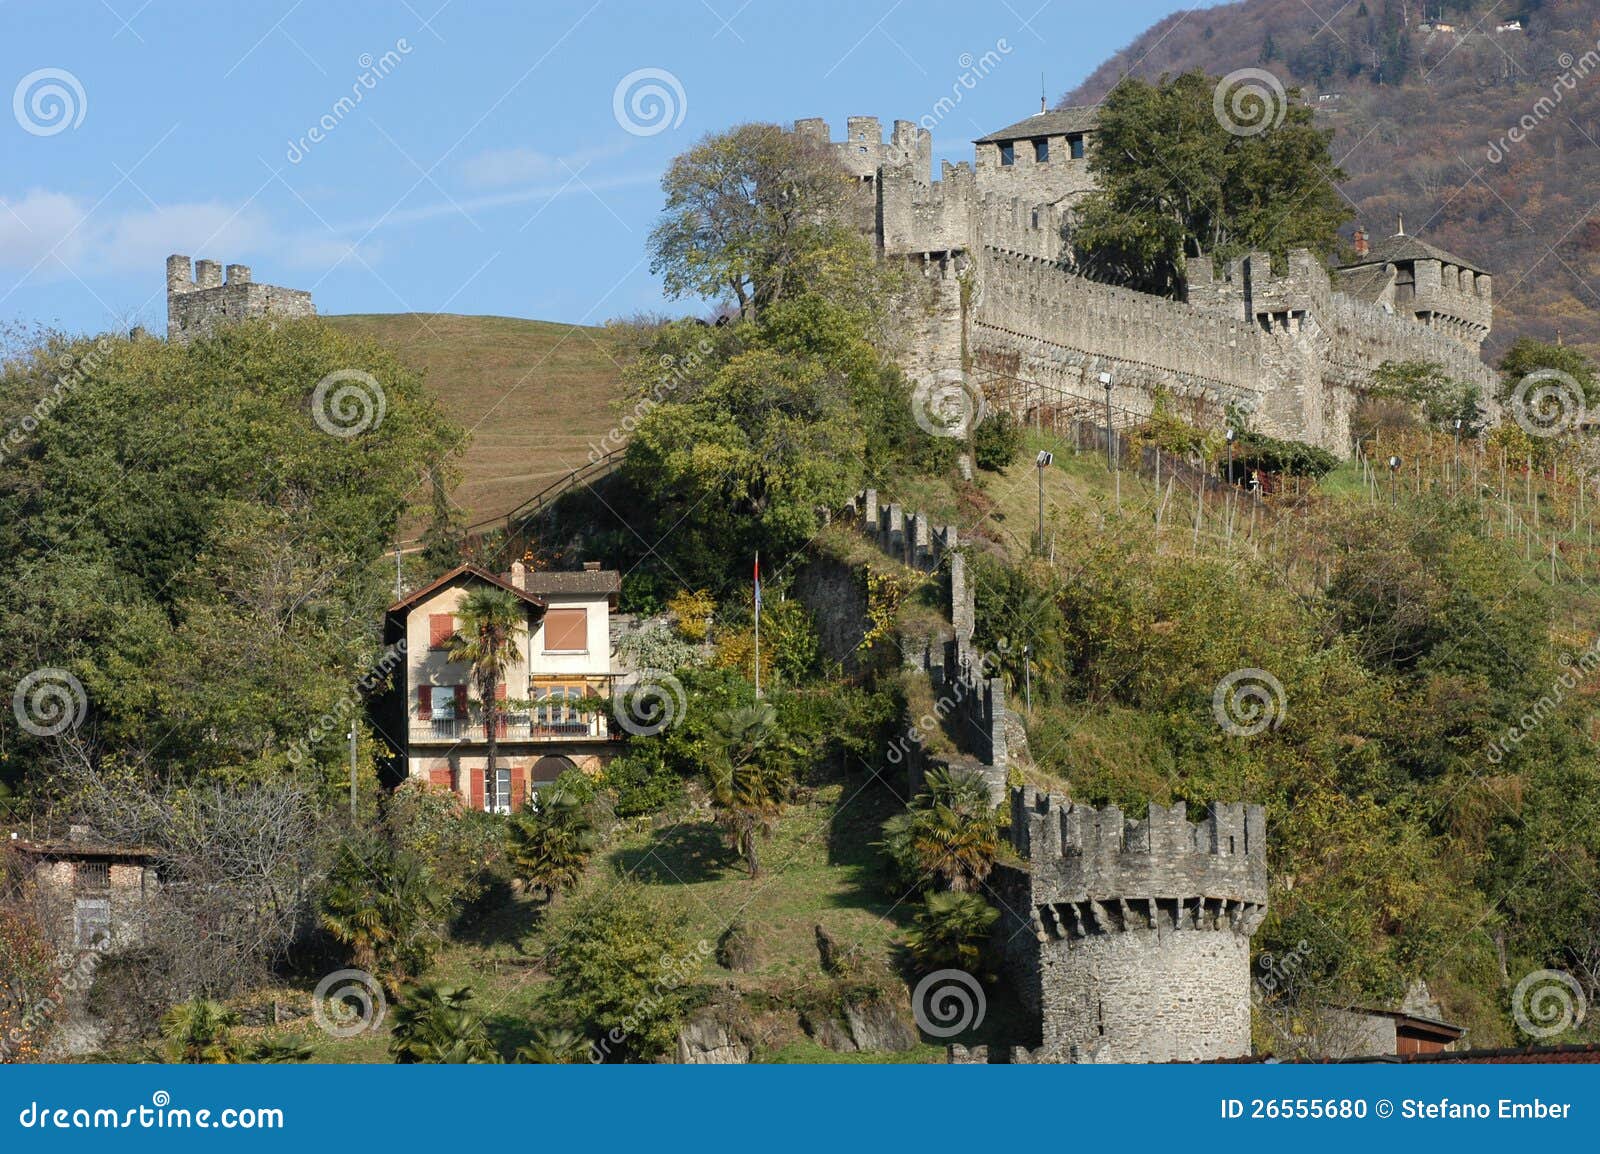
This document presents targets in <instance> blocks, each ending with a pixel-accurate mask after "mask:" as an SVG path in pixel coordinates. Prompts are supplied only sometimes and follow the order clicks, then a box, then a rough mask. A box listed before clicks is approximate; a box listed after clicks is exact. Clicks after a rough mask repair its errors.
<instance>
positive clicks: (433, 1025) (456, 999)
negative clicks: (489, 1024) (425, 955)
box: [389, 982, 500, 1065]
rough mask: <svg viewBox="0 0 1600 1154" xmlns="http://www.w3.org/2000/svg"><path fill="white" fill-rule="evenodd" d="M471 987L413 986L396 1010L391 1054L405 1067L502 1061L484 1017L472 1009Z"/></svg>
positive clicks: (430, 984) (434, 984) (390, 1040)
mask: <svg viewBox="0 0 1600 1154" xmlns="http://www.w3.org/2000/svg"><path fill="white" fill-rule="evenodd" d="M472 1001H473V996H472V987H471V986H444V985H439V984H437V983H432V982H430V983H425V984H422V985H417V986H412V987H410V988H409V989H408V990H406V992H405V997H404V998H403V999H402V1000H401V1002H400V1004H399V1005H397V1006H396V1007H395V1010H394V1032H393V1034H391V1036H390V1038H389V1052H390V1053H391V1054H393V1055H394V1060H395V1061H396V1062H398V1063H400V1064H402V1065H410V1064H414V1063H422V1062H449V1063H463V1062H467V1063H486V1062H498V1061H500V1055H499V1054H497V1053H495V1049H494V1046H493V1044H492V1043H491V1042H490V1041H489V1031H488V1030H487V1029H486V1028H485V1026H484V1022H483V1017H482V1016H481V1015H480V1014H478V1013H477V1012H476V1011H475V1010H474V1009H473V1008H472Z"/></svg>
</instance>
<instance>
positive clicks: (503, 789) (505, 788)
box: [483, 768, 511, 813]
mask: <svg viewBox="0 0 1600 1154" xmlns="http://www.w3.org/2000/svg"><path fill="white" fill-rule="evenodd" d="M484 787H485V788H484V791H483V808H484V809H485V810H486V811H487V812H489V813H510V812H511V770H510V769H509V768H507V769H497V770H495V771H494V772H493V773H486V774H484Z"/></svg>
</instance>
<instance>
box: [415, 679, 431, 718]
mask: <svg viewBox="0 0 1600 1154" xmlns="http://www.w3.org/2000/svg"><path fill="white" fill-rule="evenodd" d="M417 719H418V720H419V721H431V720H433V686H431V685H419V686H417Z"/></svg>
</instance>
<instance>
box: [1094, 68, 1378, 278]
mask: <svg viewBox="0 0 1600 1154" xmlns="http://www.w3.org/2000/svg"><path fill="white" fill-rule="evenodd" d="M1221 84H1223V82H1221V81H1218V80H1216V79H1214V78H1213V77H1209V76H1207V75H1205V74H1204V73H1202V72H1186V73H1184V74H1183V75H1181V76H1178V77H1174V78H1167V77H1163V78H1162V79H1161V80H1160V81H1158V82H1157V83H1154V84H1151V83H1147V82H1145V81H1142V80H1138V79H1135V78H1131V77H1130V78H1129V79H1126V80H1124V81H1123V82H1122V83H1121V84H1119V85H1118V86H1117V87H1116V88H1115V89H1114V90H1113V91H1112V93H1111V95H1110V96H1108V97H1107V98H1106V102H1105V105H1104V107H1103V108H1102V109H1101V114H1100V130H1099V132H1097V133H1095V135H1094V138H1093V143H1092V146H1091V150H1090V154H1089V162H1090V166H1091V169H1092V171H1093V172H1094V174H1095V177H1096V179H1097V180H1098V181H1099V185H1100V187H1099V189H1098V190H1097V191H1095V192H1093V193H1091V194H1090V195H1089V196H1088V197H1086V198H1085V200H1084V202H1083V205H1082V212H1081V215H1080V218H1079V221H1078V223H1077V225H1076V227H1075V229H1074V231H1073V237H1072V239H1073V242H1074V245H1075V247H1076V249H1077V255H1078V259H1079V261H1080V262H1081V264H1082V265H1083V267H1084V268H1085V269H1086V271H1088V272H1089V273H1090V274H1091V275H1094V276H1097V277H1103V278H1105V279H1108V280H1114V281H1117V282H1119V283H1125V284H1129V285H1132V286H1134V287H1136V288H1139V289H1142V290H1144V291H1147V292H1156V293H1163V294H1168V295H1176V294H1178V293H1180V292H1181V291H1182V288H1183V285H1184V261H1185V258H1188V257H1197V256H1201V255H1212V256H1215V257H1217V258H1220V259H1224V260H1226V259H1232V258H1234V257H1237V256H1239V255H1241V254H1243V253H1246V252H1250V251H1267V252H1271V253H1273V254H1274V255H1276V256H1281V255H1282V254H1283V253H1285V252H1286V251H1287V250H1289V249H1291V248H1308V249H1310V250H1311V251H1313V252H1315V253H1319V254H1321V255H1322V256H1324V257H1327V256H1331V255H1332V254H1333V253H1334V252H1335V250H1336V249H1337V248H1338V244H1339V238H1338V230H1339V227H1340V225H1342V224H1344V223H1345V221H1346V220H1348V219H1350V216H1351V213H1350V210H1349V208H1348V207H1347V206H1346V204H1345V202H1344V201H1343V200H1342V199H1341V198H1340V196H1339V192H1338V189H1337V188H1336V182H1338V181H1341V180H1343V179H1344V178H1345V174H1344V173H1343V172H1342V171H1341V170H1340V169H1339V168H1338V166H1337V165H1336V164H1335V163H1334V161H1333V157H1332V155H1331V153H1330V151H1329V146H1330V143H1331V141H1332V138H1333V133H1332V132H1331V131H1323V130H1320V129H1318V128H1316V127H1314V125H1313V122H1312V112H1311V109H1309V108H1307V107H1305V106H1304V105H1302V104H1301V103H1300V101H1299V90H1298V89H1289V90H1288V91H1287V92H1281V91H1274V90H1272V89H1270V88H1267V87H1263V88H1262V89H1260V90H1259V97H1260V99H1259V100H1257V101H1256V102H1255V103H1251V101H1250V100H1249V99H1245V100H1243V101H1242V103H1239V104H1237V105H1236V104H1235V101H1234V97H1235V96H1236V94H1237V92H1236V89H1233V88H1222V89H1220V91H1219V85H1221ZM1257 115H1259V116H1260V117H1262V118H1264V119H1263V120H1256V119H1253V117H1255V116H1257ZM1241 116H1242V117H1243V118H1244V119H1243V120H1241V119H1240V117H1241ZM1258 125H1260V126H1262V130H1261V131H1254V129H1256V128H1257V126H1258ZM1241 129H1243V131H1241Z"/></svg>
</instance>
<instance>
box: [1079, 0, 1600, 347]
mask: <svg viewBox="0 0 1600 1154" xmlns="http://www.w3.org/2000/svg"><path fill="white" fill-rule="evenodd" d="M1512 23H1520V25H1521V28H1520V29H1512V28H1506V29H1505V30H1503V31H1502V30H1500V29H1501V27H1502V26H1503V25H1509V24H1512ZM1597 38H1600V5H1596V4H1593V3H1589V2H1584V0H1522V2H1521V3H1520V4H1517V5H1512V4H1508V3H1505V2H1503V0H1502V2H1499V3H1491V2H1487V0H1442V2H1429V3H1428V4H1426V5H1423V4H1419V3H1416V2H1415V0H1358V2H1356V3H1350V4H1343V5H1341V4H1340V3H1339V2H1338V0H1313V2H1311V3H1306V2H1303V0H1243V2H1241V3H1236V4H1228V5H1223V6H1221V7H1217V8H1208V9H1201V10H1194V11H1188V12H1180V13H1176V14H1174V15H1173V16H1171V17H1169V18H1167V19H1165V20H1163V21H1161V22H1160V23H1158V24H1156V25H1154V26H1153V27H1152V28H1150V29H1149V30H1148V31H1147V32H1145V33H1144V34H1143V35H1141V36H1140V37H1138V38H1137V39H1136V40H1135V41H1134V42H1133V43H1132V44H1130V45H1129V46H1128V47H1127V48H1126V49H1124V50H1123V51H1122V52H1119V53H1118V54H1116V55H1115V56H1113V57H1112V58H1111V59H1110V60H1108V61H1107V62H1106V63H1105V64H1103V65H1102V66H1101V67H1100V68H1099V69H1098V70H1097V71H1095V72H1094V73H1093V74H1092V75H1091V76H1090V77H1089V78H1088V80H1086V81H1085V82H1084V83H1083V84H1082V85H1081V86H1079V87H1078V88H1077V89H1075V90H1074V91H1072V92H1070V93H1068V94H1067V95H1066V96H1065V97H1064V98H1063V100H1062V103H1063V104H1085V103H1093V102H1095V101H1098V100H1100V99H1101V98H1102V97H1103V96H1104V95H1105V93H1106V92H1107V91H1108V90H1109V89H1110V88H1111V87H1112V86H1113V85H1114V84H1115V83H1116V81H1117V79H1118V78H1119V77H1121V76H1123V75H1125V74H1129V73H1132V74H1135V75H1139V76H1144V77H1155V76H1159V75H1161V74H1162V73H1178V72H1182V71H1185V70H1187V69H1191V68H1201V69H1204V70H1206V71H1207V72H1210V73H1212V74H1215V75H1224V74H1227V73H1230V72H1233V71H1235V70H1237V69H1241V68H1265V69H1267V70H1269V71H1271V72H1272V73H1273V74H1274V75H1275V76H1277V77H1278V78H1279V79H1280V80H1282V81H1283V82H1284V84H1285V85H1288V86H1293V85H1299V86H1300V87H1301V88H1302V89H1303V90H1304V91H1303V94H1302V99H1305V100H1308V101H1310V102H1312V103H1313V104H1314V105H1315V106H1316V107H1317V109H1318V113H1319V116H1318V119H1319V121H1321V122H1323V123H1324V124H1326V125H1327V126H1329V127H1332V128H1335V129H1336V130H1337V133H1338V135H1337V137H1336V139H1335V142H1334V154H1335V156H1336V157H1338V158H1339V159H1340V163H1341V164H1342V166H1343V168H1344V170H1345V171H1346V172H1347V173H1348V174H1349V180H1348V181H1347V182H1346V183H1345V185H1344V191H1345V193H1346V194H1347V195H1348V196H1349V197H1350V200H1351V202H1352V204H1353V205H1354V206H1355V208H1356V210H1357V212H1358V215H1359V219H1360V221H1361V223H1362V224H1364V225H1365V226H1366V228H1367V230H1368V231H1369V232H1370V233H1371V234H1372V235H1373V236H1374V237H1381V236H1387V235H1389V234H1391V233H1393V232H1394V231H1395V227H1396V223H1397V221H1398V219H1399V218H1400V217H1401V216H1402V215H1403V216H1404V218H1405V228H1406V231H1407V232H1410V233H1415V234H1420V235H1423V236H1425V237H1427V239H1429V240H1431V241H1433V242H1434V243H1436V244H1438V245H1439V246H1441V247H1442V248H1445V249H1447V250H1449V251H1452V252H1459V253H1461V254H1462V255H1463V256H1465V257H1468V258H1469V259H1472V260H1475V261H1477V262H1478V263H1480V264H1482V265H1483V266H1485V267H1486V268H1488V269H1489V270H1490V271H1491V272H1493V273H1495V274H1496V280H1495V298H1496V306H1497V307H1496V316H1495V326H1496V327H1495V332H1494V335H1493V336H1492V337H1491V340H1490V346H1489V349H1488V353H1489V355H1490V356H1491V357H1493V356H1494V355H1495V354H1496V353H1497V352H1498V351H1499V350H1501V349H1504V348H1505V347H1506V346H1507V345H1508V344H1509V343H1510V342H1511V341H1512V340H1514V339H1515V338H1516V337H1517V336H1519V335H1530V336H1535V337H1539V338H1541V339H1544V340H1554V339H1555V338H1556V336H1557V334H1558V333H1559V334H1560V335H1561V336H1562V338H1563V339H1564V340H1566V341H1567V342H1569V343H1577V344H1581V345H1583V346H1585V347H1586V348H1587V349H1588V351H1590V352H1591V353H1593V352H1600V308H1597V306H1600V288H1597V287H1596V279H1595V277H1596V273H1597V272H1600V221H1596V220H1595V219H1594V217H1593V215H1592V214H1593V211H1594V209H1595V208H1596V207H1597V206H1596V203H1595V202H1596V199H1597V196H1600V194H1597V193H1596V191H1595V190H1596V188H1597V187H1600V49H1597V48H1596V42H1597ZM1324 98H1325V99H1324ZM1513 130H1514V132H1513Z"/></svg>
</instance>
